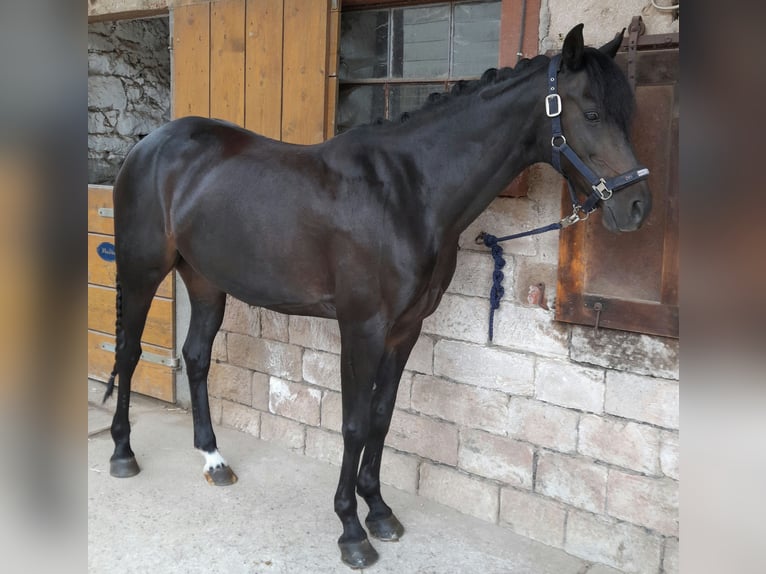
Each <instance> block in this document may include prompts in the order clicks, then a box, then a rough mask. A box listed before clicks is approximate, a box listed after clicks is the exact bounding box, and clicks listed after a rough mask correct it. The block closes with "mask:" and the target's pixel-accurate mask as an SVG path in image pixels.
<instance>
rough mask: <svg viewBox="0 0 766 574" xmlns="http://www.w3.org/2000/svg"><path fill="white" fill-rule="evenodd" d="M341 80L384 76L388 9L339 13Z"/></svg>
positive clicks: (386, 69) (385, 73)
mask: <svg viewBox="0 0 766 574" xmlns="http://www.w3.org/2000/svg"><path fill="white" fill-rule="evenodd" d="M340 28H341V31H340V56H339V58H340V61H339V66H338V77H339V79H341V80H360V79H368V78H385V77H386V76H387V75H388V10H375V11H371V12H348V13H345V12H344V13H342V14H341V19H340Z"/></svg>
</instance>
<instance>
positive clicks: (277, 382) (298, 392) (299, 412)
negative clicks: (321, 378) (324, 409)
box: [269, 377, 322, 426]
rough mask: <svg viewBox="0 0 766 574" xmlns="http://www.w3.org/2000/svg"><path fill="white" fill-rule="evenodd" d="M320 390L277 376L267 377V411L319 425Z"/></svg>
mask: <svg viewBox="0 0 766 574" xmlns="http://www.w3.org/2000/svg"><path fill="white" fill-rule="evenodd" d="M321 401H322V391H320V390H319V389H315V388H313V387H309V386H308V385H305V384H304V383H293V382H290V381H285V380H283V379H279V378H277V377H271V378H270V379H269V412H271V413H272V414H275V415H279V416H283V417H287V418H289V419H293V420H296V421H299V422H302V423H306V424H308V425H312V426H319V421H320V415H319V412H320V403H321Z"/></svg>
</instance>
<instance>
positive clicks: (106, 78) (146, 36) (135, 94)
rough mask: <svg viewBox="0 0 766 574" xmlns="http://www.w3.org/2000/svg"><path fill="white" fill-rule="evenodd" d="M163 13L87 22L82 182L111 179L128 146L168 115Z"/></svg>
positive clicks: (167, 61)
mask: <svg viewBox="0 0 766 574" xmlns="http://www.w3.org/2000/svg"><path fill="white" fill-rule="evenodd" d="M168 33H169V24H168V18H151V19H144V20H121V21H116V22H96V23H93V24H90V25H89V26H88V181H89V183H98V184H107V185H111V184H113V183H114V178H115V176H116V174H117V170H118V169H119V167H120V165H122V162H123V160H124V159H125V156H126V155H127V153H128V152H129V151H130V149H131V148H132V147H133V146H134V145H135V144H136V143H137V142H138V141H139V140H140V139H141V138H142V137H144V136H145V135H147V134H148V133H149V132H151V131H152V130H154V129H155V128H157V127H159V126H161V125H162V124H164V123H165V122H167V121H169V120H170V52H169V50H168V40H169V39H168Z"/></svg>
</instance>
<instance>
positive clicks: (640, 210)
mask: <svg viewBox="0 0 766 574" xmlns="http://www.w3.org/2000/svg"><path fill="white" fill-rule="evenodd" d="M630 214H631V216H632V218H633V221H641V219H642V218H643V217H644V204H643V202H642V201H641V200H640V199H637V200H635V201H634V202H633V205H631V206H630Z"/></svg>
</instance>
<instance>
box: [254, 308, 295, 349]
mask: <svg viewBox="0 0 766 574" xmlns="http://www.w3.org/2000/svg"><path fill="white" fill-rule="evenodd" d="M288 322H289V317H288V316H287V315H284V314H282V313H277V312H276V311H271V310H269V309H261V337H263V338H264V339H272V340H273V341H281V342H283V343H287V342H288V341H289V339H290V334H289V330H288Z"/></svg>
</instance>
